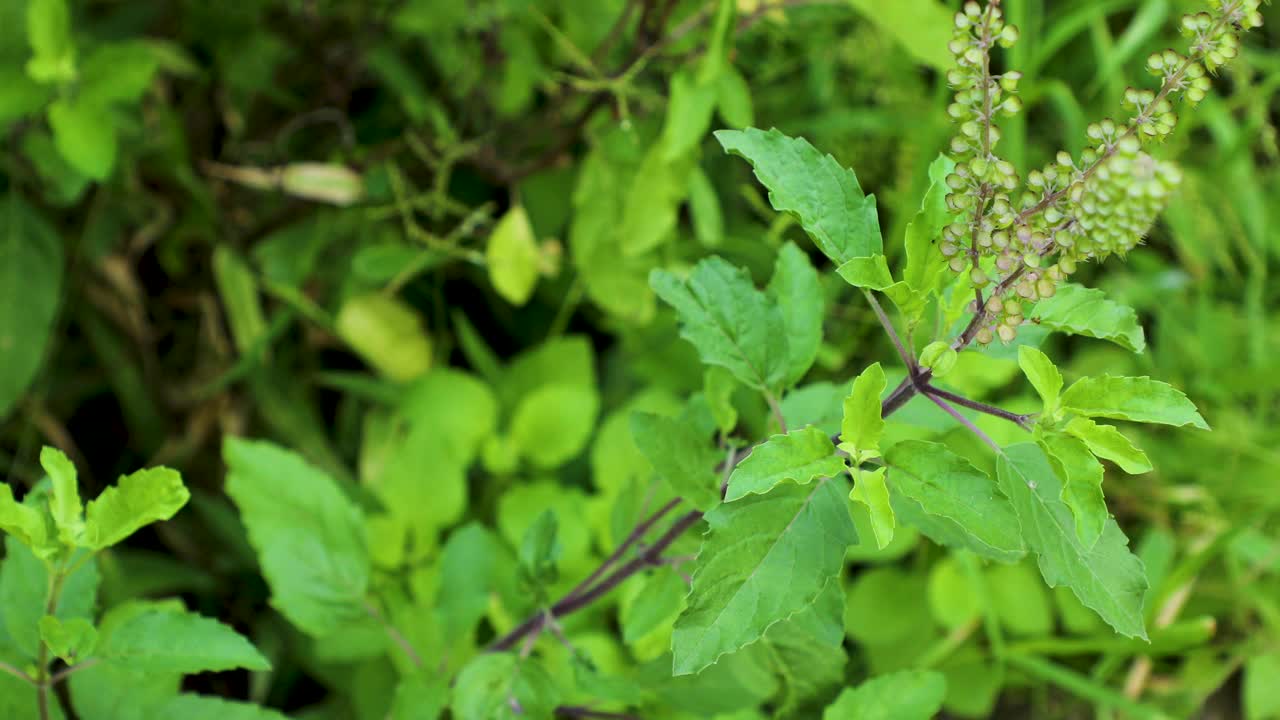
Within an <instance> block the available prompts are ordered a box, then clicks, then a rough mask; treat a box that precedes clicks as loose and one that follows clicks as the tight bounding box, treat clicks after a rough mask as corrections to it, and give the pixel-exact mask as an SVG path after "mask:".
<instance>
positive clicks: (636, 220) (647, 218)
mask: <svg viewBox="0 0 1280 720" xmlns="http://www.w3.org/2000/svg"><path fill="white" fill-rule="evenodd" d="M694 165H695V163H694V155H693V153H689V154H687V155H684V156H680V157H675V158H668V157H667V153H666V145H664V144H663V143H661V142H657V143H654V144H653V146H652V147H651V148H649V151H648V152H647V153H646V154H645V156H644V159H643V160H642V161H641V163H640V167H639V168H638V169H637V170H636V175H635V179H634V182H633V184H632V185H631V187H630V189H629V190H628V191H627V193H626V200H625V202H624V203H623V207H622V218H621V219H622V225H621V227H620V228H618V230H617V232H619V233H621V246H622V247H621V249H622V254H623V255H624V256H626V257H638V256H641V255H644V254H645V253H648V252H649V251H651V250H654V249H655V248H657V247H659V246H660V245H662V244H663V243H665V242H667V241H668V240H670V239H671V237H672V234H673V232H674V231H675V227H676V223H677V222H678V221H679V219H680V205H681V204H682V203H683V202H684V199H685V195H686V194H687V192H688V187H689V174H690V173H691V172H692V171H693V168H694ZM610 222H611V223H613V224H616V223H617V222H618V218H616V217H614V218H612V219H610ZM617 260H618V259H617V257H613V258H611V262H617ZM613 292H617V289H616V288H614V289H613Z"/></svg>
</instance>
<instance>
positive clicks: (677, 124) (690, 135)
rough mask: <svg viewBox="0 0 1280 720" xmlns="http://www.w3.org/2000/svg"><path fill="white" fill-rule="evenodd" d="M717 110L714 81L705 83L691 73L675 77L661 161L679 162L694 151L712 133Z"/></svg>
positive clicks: (709, 80) (711, 79)
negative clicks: (712, 118)
mask: <svg viewBox="0 0 1280 720" xmlns="http://www.w3.org/2000/svg"><path fill="white" fill-rule="evenodd" d="M715 108H716V83H715V77H711V78H709V79H703V78H700V77H697V76H696V75H695V73H693V72H691V71H688V70H680V71H677V72H676V73H674V74H673V75H672V76H671V98H670V100H669V101H668V102H667V120H666V124H665V125H664V126H663V128H662V140H661V145H662V148H663V151H662V159H663V160H664V161H666V162H676V161H678V160H680V159H681V158H683V157H684V156H685V155H687V154H688V153H689V152H690V151H692V150H695V149H696V148H697V147H698V144H699V143H700V142H702V139H703V138H704V137H706V135H707V131H708V130H710V129H711V114H712V113H713V112H714V111H715Z"/></svg>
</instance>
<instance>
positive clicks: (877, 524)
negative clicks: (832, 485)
mask: <svg viewBox="0 0 1280 720" xmlns="http://www.w3.org/2000/svg"><path fill="white" fill-rule="evenodd" d="M884 476H885V468H876V469H875V470H857V471H855V472H854V474H853V490H850V491H849V499H850V500H853V501H855V502H860V503H862V504H863V505H866V506H867V510H868V511H869V512H870V514H871V531H872V532H873V533H874V534H875V536H876V546H877V547H878V548H880V549H881V550H883V549H885V547H886V546H887V545H888V544H889V543H890V542H892V541H893V528H894V526H895V525H896V521H895V520H894V516H893V507H892V506H891V505H890V504H889V488H888V486H886V485H885V482H884Z"/></svg>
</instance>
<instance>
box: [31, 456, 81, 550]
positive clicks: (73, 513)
mask: <svg viewBox="0 0 1280 720" xmlns="http://www.w3.org/2000/svg"><path fill="white" fill-rule="evenodd" d="M40 466H41V467H43V468H44V471H45V473H47V474H48V475H49V482H50V483H51V485H52V487H51V489H50V491H49V495H50V502H49V512H50V513H51V514H52V515H53V522H54V524H55V525H57V527H58V538H59V539H60V540H61V541H62V544H63V545H68V546H74V545H75V544H76V541H77V540H79V539H80V534H81V533H82V532H83V531H84V506H83V505H81V504H80V488H79V487H78V486H77V485H76V466H75V465H73V464H72V463H71V461H70V460H68V459H67V456H66V455H65V454H63V452H62V451H61V450H58V449H57V448H52V447H49V446H47V445H46V446H45V447H44V448H43V449H41V450H40Z"/></svg>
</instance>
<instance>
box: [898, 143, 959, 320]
mask: <svg viewBox="0 0 1280 720" xmlns="http://www.w3.org/2000/svg"><path fill="white" fill-rule="evenodd" d="M954 169H955V161H953V160H952V159H951V158H949V157H947V156H946V155H939V156H938V158H937V159H936V160H934V161H933V162H932V163H931V164H930V165H929V190H928V191H927V192H926V193H925V196H924V200H922V201H921V203H920V210H919V211H918V212H917V213H916V215H915V217H914V218H912V219H911V222H910V223H908V224H907V232H906V238H905V239H904V241H903V242H904V243H905V245H906V249H907V264H906V267H905V268H904V269H903V271H902V280H903V281H904V282H905V283H906V284H907V285H908V286H909V287H910V288H911V289H913V290H915V291H916V292H917V293H920V294H922V295H928V294H929V293H932V292H933V291H935V290H937V289H938V286H939V285H940V284H941V283H942V280H943V278H945V277H946V276H947V275H946V269H947V258H946V257H945V256H943V254H942V250H941V249H940V248H939V246H938V241H939V240H940V238H941V237H942V229H943V228H944V227H946V226H947V225H949V224H951V222H952V221H953V220H954V219H955V216H954V215H953V214H952V213H951V210H950V209H948V208H947V195H948V194H949V193H950V192H951V189H950V188H949V187H947V176H948V175H950V174H951V173H952V171H953V170H954ZM922 309H923V308H922Z"/></svg>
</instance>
